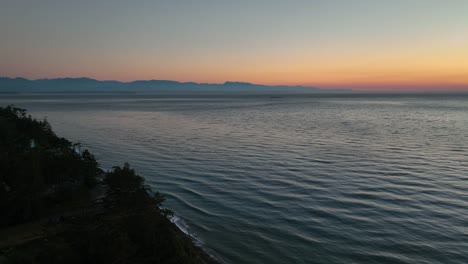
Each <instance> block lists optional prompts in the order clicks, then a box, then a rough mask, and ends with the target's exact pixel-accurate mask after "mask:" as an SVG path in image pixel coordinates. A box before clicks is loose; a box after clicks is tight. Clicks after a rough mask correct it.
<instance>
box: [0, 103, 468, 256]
mask: <svg viewBox="0 0 468 264" xmlns="http://www.w3.org/2000/svg"><path fill="white" fill-rule="evenodd" d="M11 103H14V104H15V105H17V106H20V107H25V108H27V109H28V110H29V111H30V113H31V114H32V115H34V116H36V117H45V116H47V119H48V120H49V122H50V123H51V124H52V126H53V129H54V130H55V131H56V132H57V133H58V134H59V135H60V136H63V137H66V138H69V139H70V140H72V141H79V142H82V143H83V145H84V147H86V148H89V149H90V150H91V151H92V152H93V153H94V154H95V155H96V156H97V158H98V160H99V162H100V163H101V165H102V166H103V167H104V168H110V166H113V165H120V164H122V163H123V162H125V161H128V162H130V163H131V165H132V166H134V167H135V168H136V169H137V171H138V172H139V173H140V174H141V175H142V176H144V177H145V178H146V180H147V183H148V184H149V185H151V186H152V187H153V188H154V189H155V190H159V191H161V192H163V193H164V194H165V195H166V196H167V202H166V206H167V207H169V208H171V209H173V210H174V211H175V212H176V215H177V216H178V217H180V218H181V219H182V220H183V221H184V222H185V224H184V226H185V227H186V228H188V231H189V232H190V234H192V235H194V236H195V237H196V238H198V239H199V240H200V241H202V242H203V244H204V245H205V246H206V247H207V248H208V249H209V251H210V252H212V253H213V254H214V255H216V256H218V257H219V258H221V259H222V260H223V261H224V262H225V263H420V264H422V263H425V264H426V263H430V264H436V263H437V264H439V263H444V264H447V263H468V254H467V249H468V228H467V226H468V182H467V180H468V97H467V95H466V94H464V95H463V94H462V95H442V94H440V95H369V94H354V95H339V94H334V95H322V94H321V95H319V94H275V95H271V94H197V95H185V96H184V95H167V94H166V95H162V94H78V95H77V94H74V95H73V94H62V95H50V94H48V95H2V96H1V97H0V104H1V105H5V104H11ZM180 223H182V224H183V222H180Z"/></svg>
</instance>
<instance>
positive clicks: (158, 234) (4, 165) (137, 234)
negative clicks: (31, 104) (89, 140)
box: [0, 106, 212, 264]
mask: <svg viewBox="0 0 468 264" xmlns="http://www.w3.org/2000/svg"><path fill="white" fill-rule="evenodd" d="M32 142H33V143H32ZM77 146H79V144H72V143H71V142H69V141H68V140H66V139H64V138H59V137H57V136H56V135H55V133H54V132H53V131H52V129H51V127H50V125H49V123H48V122H47V121H46V120H43V121H39V120H36V119H33V118H31V116H27V115H26V111H25V110H24V109H20V108H16V107H13V106H7V107H3V108H2V107H0V216H1V218H0V228H1V227H3V228H5V229H6V230H8V229H9V228H11V226H12V225H15V227H18V226H21V225H19V224H21V223H25V224H24V226H27V225H28V224H30V223H36V224H37V223H42V222H44V224H41V228H40V230H35V233H37V232H39V233H40V232H43V236H42V237H39V238H33V239H32V240H28V241H27V242H22V243H19V245H16V246H15V247H12V248H9V249H8V250H7V251H5V249H4V248H1V247H0V256H2V255H5V256H7V259H6V260H7V263H47V264H54V263H57V264H58V263H168V264H171V263H174V264H176V263H189V264H191V263H193V264H197V263H206V262H205V261H206V257H202V256H204V255H203V254H201V253H200V251H199V250H198V249H196V248H195V247H194V245H193V243H192V242H191V240H190V239H189V238H188V237H186V236H185V235H183V234H182V233H181V232H180V231H179V230H178V229H177V227H176V226H175V225H174V224H173V223H171V222H170V221H169V219H168V217H169V216H170V215H172V212H171V211H170V210H168V209H162V208H161V206H162V203H163V202H164V200H165V198H164V197H163V196H162V195H161V194H160V193H158V192H156V193H153V192H152V191H151V190H150V188H149V187H148V186H147V185H145V184H144V179H143V178H142V177H141V176H139V175H137V174H136V173H135V171H134V170H133V169H132V168H130V165H129V164H128V163H126V164H125V165H124V166H123V167H118V166H117V167H114V168H113V169H112V170H111V171H109V172H107V173H105V179H104V184H105V185H97V184H98V181H97V176H102V175H104V172H103V171H102V170H101V169H100V168H99V167H98V163H97V161H96V158H95V157H94V156H93V155H92V154H91V153H90V152H89V151H88V150H84V151H82V152H81V151H78V152H77V151H76V150H75V149H76V147H77ZM105 188H107V191H106V195H105V198H104V199H103V200H102V201H101V200H100V199H96V197H93V193H96V192H98V193H99V190H105ZM94 196H96V195H94ZM44 219H45V220H47V221H45V220H44ZM51 219H52V220H53V221H52V222H53V223H50V220H51ZM10 230H11V229H10ZM13 230H16V229H13ZM18 230H22V229H21V228H19V229H18ZM23 230H27V228H23ZM43 230H45V231H43ZM0 231H1V230H0ZM15 232H16V231H15ZM18 232H19V231H18ZM25 232H27V231H25ZM7 233H8V232H7ZM10 235H13V236H14V235H15V233H14V232H13V233H12V232H10ZM22 235H24V234H22ZM19 237H21V236H20V235H19ZM1 241H2V238H1V237H0V242H1ZM0 245H1V243H0ZM0 262H2V259H0ZM210 263H212V261H211V262H210Z"/></svg>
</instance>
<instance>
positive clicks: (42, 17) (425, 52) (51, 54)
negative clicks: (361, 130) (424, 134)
mask: <svg viewBox="0 0 468 264" xmlns="http://www.w3.org/2000/svg"><path fill="white" fill-rule="evenodd" d="M0 34H1V35H0V36H1V41H0V76H7V77H25V78H30V79H37V78H57V77H90V78H95V79H99V80H121V81H132V80H137V79H165V80H177V81H195V82H208V83H222V82H225V81H243V82H252V83H260V84H269V85H270V84H271V85H280V84H281V85H283V84H285V85H305V86H318V87H322V88H352V89H356V90H468V0H438V1H435V0H404V1H403V0H392V1H388V0H353V1H351V0H323V1H313V0H308V1H305V0H304V1H302V0H291V1H277V0H248V1H247V0H237V1H232V0H230V1H228V0H226V1H225V0H197V1H195V0H187V1H182V0H170V1H157V0H135V1H120V0H114V1H110V0H109V1H108V0H93V1H90V0H80V1H75V0H73V1H69V0H41V1H37V0H30V1H25V0H0Z"/></svg>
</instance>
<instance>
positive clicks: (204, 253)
mask: <svg viewBox="0 0 468 264" xmlns="http://www.w3.org/2000/svg"><path fill="white" fill-rule="evenodd" d="M169 221H171V223H172V224H174V226H175V227H176V229H177V230H176V231H177V232H178V234H179V235H180V236H182V237H185V239H188V240H190V242H191V243H192V244H193V245H194V247H195V249H196V250H197V252H198V254H200V256H201V257H202V258H203V260H204V261H205V262H206V263H207V264H224V262H223V261H221V260H220V259H219V258H217V257H216V256H213V255H212V254H210V253H209V252H208V250H207V249H209V248H205V247H203V242H202V241H200V240H198V239H197V238H196V237H194V236H192V235H190V233H189V232H188V231H187V230H186V229H185V228H184V227H182V226H181V224H178V222H180V221H184V220H183V219H182V218H180V217H179V216H176V215H174V216H172V217H170V218H169Z"/></svg>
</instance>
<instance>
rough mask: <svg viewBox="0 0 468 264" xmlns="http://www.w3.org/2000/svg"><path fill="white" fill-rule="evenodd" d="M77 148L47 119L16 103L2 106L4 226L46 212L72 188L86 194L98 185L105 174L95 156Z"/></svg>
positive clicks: (0, 174) (0, 185)
mask: <svg viewBox="0 0 468 264" xmlns="http://www.w3.org/2000/svg"><path fill="white" fill-rule="evenodd" d="M72 146H73V145H72V143H71V142H70V141H68V140H66V139H64V138H59V137H57V136H56V135H55V133H54V132H53V131H52V129H51V126H50V124H49V123H48V122H47V121H46V120H42V121H41V120H36V119H33V118H32V117H31V116H28V115H27V114H26V110H24V109H21V108H17V107H14V106H6V107H0V198H1V200H0V214H1V215H2V218H1V219H0V227H1V226H5V225H10V224H18V223H21V222H24V221H29V220H34V219H38V218H40V217H42V216H44V215H46V214H47V211H48V208H49V207H51V206H56V205H57V204H49V203H48V202H50V201H51V200H54V199H52V198H53V197H55V196H57V195H58V194H59V192H57V191H58V190H63V189H64V188H66V186H68V187H70V186H73V188H71V187H70V188H69V189H72V191H74V192H77V193H83V194H85V193H86V192H85V191H82V190H79V189H83V190H86V189H88V188H90V187H92V186H94V184H95V183H96V176H97V175H98V174H99V173H101V170H100V169H99V167H98V163H97V162H96V159H95V157H94V156H93V155H92V154H91V153H89V151H87V150H85V151H83V152H82V153H81V154H80V153H78V152H76V151H75V150H74V149H73V148H72ZM55 202H61V203H66V202H67V201H66V200H63V199H55Z"/></svg>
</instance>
